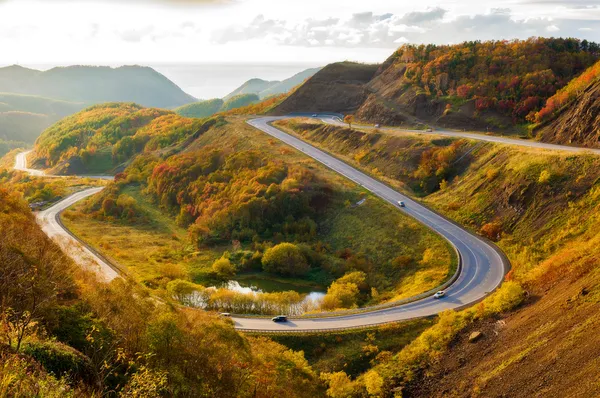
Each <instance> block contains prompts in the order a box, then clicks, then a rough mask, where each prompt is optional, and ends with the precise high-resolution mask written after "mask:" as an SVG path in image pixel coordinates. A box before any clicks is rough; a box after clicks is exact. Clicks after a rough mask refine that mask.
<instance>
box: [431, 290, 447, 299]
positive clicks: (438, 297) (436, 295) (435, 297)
mask: <svg viewBox="0 0 600 398" xmlns="http://www.w3.org/2000/svg"><path fill="white" fill-rule="evenodd" d="M445 295H446V292H445V291H443V290H440V291H439V292H437V293H436V294H434V295H433V298H434V299H441V298H442V297H444V296H445Z"/></svg>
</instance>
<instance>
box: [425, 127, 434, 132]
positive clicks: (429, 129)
mask: <svg viewBox="0 0 600 398" xmlns="http://www.w3.org/2000/svg"><path fill="white" fill-rule="evenodd" d="M425 131H427V132H428V133H431V132H432V131H433V129H432V128H431V127H430V128H428V129H427V130H425Z"/></svg>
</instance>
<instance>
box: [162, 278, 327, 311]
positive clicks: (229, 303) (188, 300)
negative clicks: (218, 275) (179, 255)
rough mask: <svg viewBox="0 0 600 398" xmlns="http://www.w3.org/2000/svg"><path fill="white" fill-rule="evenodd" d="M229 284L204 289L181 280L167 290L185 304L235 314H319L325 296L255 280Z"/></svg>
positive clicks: (283, 283)
mask: <svg viewBox="0 0 600 398" xmlns="http://www.w3.org/2000/svg"><path fill="white" fill-rule="evenodd" d="M252 278H253V276H252V275H248V276H246V277H245V278H244V277H242V278H240V280H239V281H228V282H225V283H223V284H221V285H220V286H212V287H203V286H201V285H196V284H192V283H188V282H185V281H180V282H179V283H177V284H174V285H172V286H170V287H168V290H169V291H170V292H171V294H172V296H173V298H174V299H176V300H178V301H179V302H180V303H182V304H183V305H187V306H190V307H197V308H204V309H206V310H209V311H219V312H230V313H234V314H260V315H279V314H282V315H301V314H303V313H306V312H309V311H319V310H320V306H321V302H322V299H323V297H324V296H325V293H323V292H320V291H317V289H315V288H314V287H311V286H307V285H306V284H294V283H288V282H287V281H274V280H268V279H259V278H257V279H252Z"/></svg>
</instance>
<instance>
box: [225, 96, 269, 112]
mask: <svg viewBox="0 0 600 398" xmlns="http://www.w3.org/2000/svg"><path fill="white" fill-rule="evenodd" d="M259 101H260V98H258V95H256V94H238V95H235V96H233V97H231V98H229V99H228V100H227V101H225V103H223V106H221V109H219V112H227V111H230V110H232V109H237V108H243V107H245V106H248V105H252V104H255V103H257V102H259Z"/></svg>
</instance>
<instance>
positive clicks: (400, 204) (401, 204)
mask: <svg viewBox="0 0 600 398" xmlns="http://www.w3.org/2000/svg"><path fill="white" fill-rule="evenodd" d="M398 206H400V207H406V203H404V202H403V201H401V200H399V201H398Z"/></svg>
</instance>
